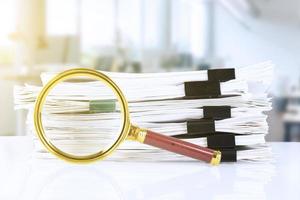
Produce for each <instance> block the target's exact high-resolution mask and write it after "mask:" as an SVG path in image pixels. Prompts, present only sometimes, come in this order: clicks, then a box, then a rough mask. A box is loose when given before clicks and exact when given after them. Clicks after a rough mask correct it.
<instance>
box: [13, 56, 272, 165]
mask: <svg viewBox="0 0 300 200" xmlns="http://www.w3.org/2000/svg"><path fill="white" fill-rule="evenodd" d="M104 73H105V74H107V75H108V76H109V77H110V78H111V79H113V80H114V81H115V82H116V83H117V85H118V86H119V87H120V88H121V90H122V92H123V93H124V95H125V96H126V99H127V100H128V102H129V110H130V118H131V122H132V123H133V124H136V125H138V126H140V127H142V128H147V129H150V130H152V131H155V132H158V133H162V134H165V135H169V136H174V137H177V138H180V139H182V140H186V141H188V142H191V143H194V144H198V145H202V146H208V147H210V148H213V149H218V150H221V151H222V154H223V159H222V161H236V160H267V159H269V158H270V155H271V154H270V149H269V147H268V146H267V145H266V144H265V135H266V134H267V133H268V124H267V121H266V119H267V116H266V113H265V112H266V111H268V110H270V109H271V101H270V98H269V97H268V96H267V90H268V88H269V87H270V84H271V81H272V76H273V64H272V63H270V62H265V63H260V64H257V65H253V66H248V67H242V68H237V69H235V70H234V69H220V70H208V71H206V70H203V71H191V72H170V73H142V74H134V73H130V74H128V73H115V72H104ZM55 75H56V73H45V74H42V76H41V78H42V82H43V84H46V83H47V82H48V81H49V80H50V79H51V78H52V77H54V76H55ZM41 88H42V87H40V86H32V85H25V86H18V87H16V88H15V108H16V109H28V110H29V112H28V120H27V128H28V132H29V133H30V134H32V135H35V130H34V127H33V117H32V116H33V111H32V110H33V107H34V102H35V100H36V97H37V95H38V93H39V91H40V90H41ZM112 99H115V98H114V96H113V94H112V93H111V92H108V91H106V90H105V88H104V86H103V85H102V84H99V82H98V81H86V80H85V79H83V78H82V79H78V80H76V81H74V82H64V83H62V84H60V85H58V86H57V87H56V88H55V90H54V91H53V92H51V93H50V94H49V97H48V101H47V104H46V105H45V107H44V113H45V114H44V116H43V117H44V118H43V119H44V121H45V124H47V128H48V134H49V135H50V136H51V139H53V140H56V141H58V142H59V144H60V145H62V146H64V147H70V148H72V149H73V150H74V151H75V152H76V150H78V149H80V148H82V147H83V146H84V147H86V146H88V147H89V148H91V149H93V148H94V146H93V145H96V143H97V142H95V141H98V140H102V141H103V140H105V139H109V138H106V137H107V135H111V133H113V132H115V131H116V128H117V127H118V126H119V123H120V118H119V112H120V109H121V108H120V106H119V105H118V104H115V103H114V102H115V101H112ZM103 102H104V103H103ZM103 109H107V110H103ZM111 109H112V110H111ZM112 111H113V112H112ZM99 122H101V123H99ZM108 123H110V124H109V126H108ZM103 133H105V135H103ZM70 134H71V135H72V138H73V139H74V138H77V142H76V143H72V142H71V141H70ZM78 138H79V139H78ZM34 139H35V145H36V156H38V157H42V158H48V157H52V156H51V155H50V154H49V153H47V151H46V150H45V148H44V147H43V146H42V145H41V143H40V142H39V141H38V140H37V138H36V137H34ZM78 141H80V142H78ZM87 141H89V142H87ZM109 159H113V160H115V159H116V160H132V159H134V160H153V161H163V160H167V161H173V160H174V161H175V160H190V159H189V158H185V157H183V156H180V155H176V154H173V153H170V152H167V151H164V150H160V149H157V148H155V147H151V146H147V145H144V144H139V143H137V142H132V141H125V142H124V143H123V144H122V145H121V146H120V147H119V148H118V150H117V151H116V152H115V153H114V154H112V156H111V157H110V158H109Z"/></svg>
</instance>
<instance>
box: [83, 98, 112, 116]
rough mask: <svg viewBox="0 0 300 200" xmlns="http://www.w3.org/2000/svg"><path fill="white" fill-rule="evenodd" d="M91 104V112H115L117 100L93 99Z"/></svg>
mask: <svg viewBox="0 0 300 200" xmlns="http://www.w3.org/2000/svg"><path fill="white" fill-rule="evenodd" d="M89 106H90V112H91V113H104V112H115V111H116V100H113V99H109V100H91V101H90V105H89Z"/></svg>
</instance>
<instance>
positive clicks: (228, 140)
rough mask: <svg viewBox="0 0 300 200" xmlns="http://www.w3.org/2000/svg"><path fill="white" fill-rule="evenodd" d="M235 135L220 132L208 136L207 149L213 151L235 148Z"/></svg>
mask: <svg viewBox="0 0 300 200" xmlns="http://www.w3.org/2000/svg"><path fill="white" fill-rule="evenodd" d="M235 146H236V145H235V135H234V134H233V133H225V132H223V133H222V132H219V133H217V134H214V135H210V136H207V147H208V148H211V149H220V148H221V149H222V148H234V147H235Z"/></svg>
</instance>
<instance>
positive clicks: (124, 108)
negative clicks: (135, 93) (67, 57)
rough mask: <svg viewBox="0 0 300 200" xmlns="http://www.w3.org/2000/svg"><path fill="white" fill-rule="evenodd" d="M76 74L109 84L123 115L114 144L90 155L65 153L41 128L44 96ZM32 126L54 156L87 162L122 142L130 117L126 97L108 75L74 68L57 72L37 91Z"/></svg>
mask: <svg viewBox="0 0 300 200" xmlns="http://www.w3.org/2000/svg"><path fill="white" fill-rule="evenodd" d="M78 76H84V77H89V78H94V79H97V80H99V81H101V82H104V83H105V84H106V85H107V86H109V87H110V88H111V89H112V91H113V92H114V93H115V95H116V96H117V98H118V101H119V102H120V103H121V106H120V107H121V114H122V116H123V124H122V129H121V134H120V136H119V137H118V138H117V140H116V141H115V142H114V144H113V145H112V146H111V147H110V148H108V149H106V150H101V151H99V152H96V153H94V154H90V155H85V156H77V155H73V154H69V153H66V152H64V151H61V150H60V149H59V148H57V147H56V146H55V145H53V144H52V143H51V141H49V139H48V138H47V136H46V134H45V131H44V128H43V123H42V113H41V112H42V108H43V106H44V103H45V101H46V97H47V96H48V94H49V92H50V91H51V89H53V88H54V87H55V86H56V85H57V84H59V83H60V82H62V81H64V80H66V79H69V78H74V77H78ZM34 126H35V130H36V133H37V135H38V138H39V139H40V141H41V142H42V144H43V145H44V146H45V147H46V148H47V150H48V151H50V152H51V153H53V154H54V155H55V156H57V157H59V158H61V159H63V160H66V161H70V162H75V163H88V162H93V161H96V160H100V159H103V158H105V157H107V156H108V155H110V154H111V153H112V152H113V151H114V150H115V149H116V148H117V147H118V146H119V144H120V143H121V142H123V141H124V140H125V139H126V138H127V136H128V133H129V130H130V126H131V125H130V118H129V109H128V103H127V101H126V98H125V96H124V94H123V93H122V91H121V90H120V88H119V87H118V86H117V84H116V83H115V82H114V81H112V80H111V79H110V78H109V77H108V76H106V75H105V74H103V73H101V72H99V71H96V70H93V69H88V68H74V69H70V70H66V71H64V72H61V73H59V74H58V75H56V76H55V77H54V78H52V79H51V80H50V81H49V82H48V83H47V84H46V85H45V86H44V87H43V88H42V90H41V92H40V93H39V95H38V97H37V99H36V102H35V107H34Z"/></svg>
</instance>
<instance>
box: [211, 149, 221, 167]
mask: <svg viewBox="0 0 300 200" xmlns="http://www.w3.org/2000/svg"><path fill="white" fill-rule="evenodd" d="M221 157H222V153H221V152H220V151H214V154H213V157H212V159H211V161H210V164H212V165H219V164H220V162H221Z"/></svg>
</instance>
